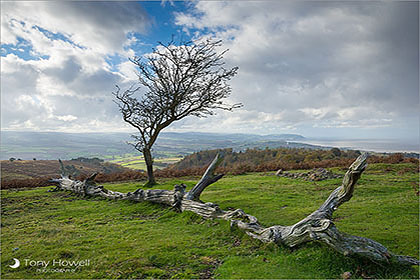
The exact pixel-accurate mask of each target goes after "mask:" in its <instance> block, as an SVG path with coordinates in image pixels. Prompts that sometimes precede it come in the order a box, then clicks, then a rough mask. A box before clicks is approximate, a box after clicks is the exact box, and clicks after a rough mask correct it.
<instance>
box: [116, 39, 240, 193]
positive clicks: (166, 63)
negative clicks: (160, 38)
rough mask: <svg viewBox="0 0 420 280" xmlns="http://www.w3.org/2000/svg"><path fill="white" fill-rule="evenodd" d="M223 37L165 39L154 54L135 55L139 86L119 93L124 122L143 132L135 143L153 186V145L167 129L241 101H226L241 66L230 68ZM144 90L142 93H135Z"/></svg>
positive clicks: (136, 136) (137, 136)
mask: <svg viewBox="0 0 420 280" xmlns="http://www.w3.org/2000/svg"><path fill="white" fill-rule="evenodd" d="M221 44H222V42H221V41H216V40H211V39H208V40H203V41H200V42H197V43H192V42H188V43H181V44H180V45H178V46H176V45H175V44H174V42H173V41H172V42H170V43H168V44H163V43H160V42H159V45H158V47H157V48H155V49H153V52H152V53H151V54H148V55H145V56H143V57H135V58H134V59H130V61H131V62H132V63H134V64H135V65H136V66H137V67H138V70H139V72H138V74H137V75H138V78H139V84H140V85H139V86H138V87H131V88H130V89H128V90H125V91H123V92H122V91H121V90H120V88H119V87H118V86H117V91H116V92H114V93H113V94H114V96H115V101H116V103H117V105H118V106H119V109H120V112H121V114H122V116H123V119H124V121H126V122H127V123H129V124H130V125H132V126H133V127H135V128H136V129H137V130H138V134H136V135H132V137H133V138H134V140H135V141H134V143H132V145H133V146H134V147H135V149H137V150H138V151H140V152H142V153H143V156H144V160H145V162H146V166H147V175H148V179H149V181H148V185H153V184H155V183H156V182H155V178H154V175H153V157H152V154H151V148H152V146H153V144H154V143H155V141H156V139H157V137H158V135H159V133H160V132H161V131H162V129H164V128H165V127H167V126H169V125H170V124H172V123H173V122H175V121H178V120H181V119H183V118H185V117H187V116H196V117H204V116H206V115H212V114H214V109H222V110H229V111H230V110H232V109H234V108H237V107H240V106H241V105H240V104H233V105H229V104H226V103H225V102H224V99H225V98H227V97H228V96H229V95H230V93H231V87H230V85H229V84H228V83H227V82H228V81H229V80H230V79H231V78H232V77H233V76H234V75H235V74H236V73H237V71H238V67H234V68H231V69H226V68H225V67H224V65H225V62H224V61H223V55H224V54H225V53H226V52H227V50H224V51H222V52H218V51H217V49H218V48H219V47H220V46H221ZM142 89H145V91H143V94H142V95H140V96H139V95H137V96H135V94H136V93H139V92H141V91H142Z"/></svg>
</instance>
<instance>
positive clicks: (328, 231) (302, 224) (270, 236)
mask: <svg viewBox="0 0 420 280" xmlns="http://www.w3.org/2000/svg"><path fill="white" fill-rule="evenodd" d="M221 160H222V156H221V155H217V156H216V157H215V159H214V160H213V161H212V163H211V164H210V166H209V167H208V168H207V170H206V172H205V173H204V175H203V177H202V178H201V180H200V181H199V182H198V183H197V185H195V186H194V188H193V189H192V190H191V191H189V192H185V189H186V186H185V185H183V184H181V185H176V186H175V188H174V190H173V191H169V190H142V189H138V190H136V191H134V192H128V193H120V192H114V191H110V190H107V189H105V188H104V187H103V186H97V185H96V184H95V182H94V178H95V176H96V174H93V175H91V176H90V177H89V178H87V179H86V180H84V181H75V180H71V179H69V178H68V176H67V175H65V174H63V175H62V178H60V179H54V180H51V182H54V183H57V184H58V186H57V188H58V189H61V190H68V191H72V192H74V193H77V194H81V195H84V196H86V195H88V196H101V197H104V198H107V199H126V200H132V201H136V202H140V201H150V202H154V203H160V204H164V205H169V206H171V207H174V208H176V209H178V210H179V211H192V212H194V213H196V214H198V215H200V216H202V217H204V218H206V219H224V220H228V221H230V222H231V226H236V227H238V228H239V229H241V230H243V231H245V232H246V233H247V234H248V235H249V236H251V237H253V238H256V239H259V240H261V241H262V242H273V243H276V244H281V245H285V246H288V247H295V246H297V245H300V244H303V243H305V242H310V241H316V242H320V243H324V244H326V245H328V246H330V247H331V248H333V249H335V250H336V251H338V252H340V253H341V254H343V255H346V256H362V257H366V258H368V259H370V260H372V261H374V262H381V263H389V262H391V261H393V262H396V263H399V264H401V265H419V264H420V262H419V260H417V259H415V258H413V257H409V256H400V255H395V254H393V253H391V252H389V251H388V250H387V248H386V247H384V246H383V245H381V244H380V243H378V242H376V241H374V240H371V239H368V238H364V237H358V236H353V235H349V234H346V233H342V232H340V231H339V230H338V229H337V228H336V226H335V225H334V223H333V221H332V214H333V212H334V211H335V210H336V209H337V208H338V207H339V206H340V205H341V204H343V203H344V202H347V201H349V200H350V199H351V197H352V196H353V191H354V187H355V185H356V183H357V181H358V179H359V178H360V176H361V174H362V172H363V171H364V170H365V169H366V166H367V163H366V160H367V154H362V155H361V156H359V157H358V158H357V159H356V160H355V161H354V162H353V164H352V165H351V166H350V167H349V169H348V171H347V172H346V174H345V175H344V178H343V182H342V185H341V186H339V187H338V188H336V189H335V190H334V191H333V192H332V193H331V194H330V196H329V197H328V198H327V200H326V201H325V202H324V203H323V204H322V205H321V207H319V208H318V209H317V210H316V211H314V212H313V213H312V214H310V215H309V216H307V217H306V218H304V219H303V220H301V221H299V222H297V223H296V224H294V225H291V226H280V225H274V226H271V227H267V228H265V227H263V226H262V225H260V224H259V223H258V220H257V218H256V217H254V216H251V215H249V214H246V213H245V212H244V211H242V210H241V209H236V210H230V211H224V210H221V209H220V208H219V206H218V205H217V204H214V203H211V202H207V203H204V202H201V201H200V200H199V198H200V194H201V193H202V192H203V190H204V189H205V188H206V187H207V186H209V185H210V184H212V183H214V182H216V181H217V180H219V179H220V178H221V177H222V176H223V175H215V174H214V171H215V169H216V168H217V166H218V165H219V164H220V162H221ZM64 171H65V170H64V169H63V173H64Z"/></svg>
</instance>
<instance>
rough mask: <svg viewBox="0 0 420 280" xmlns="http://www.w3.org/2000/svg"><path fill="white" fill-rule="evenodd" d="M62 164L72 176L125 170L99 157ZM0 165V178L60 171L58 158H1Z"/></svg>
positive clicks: (48, 174)
mask: <svg viewBox="0 0 420 280" xmlns="http://www.w3.org/2000/svg"><path fill="white" fill-rule="evenodd" d="M63 164H64V166H65V168H66V170H67V171H68V172H70V174H73V175H74V176H78V175H83V174H86V175H87V174H92V173H94V172H102V173H113V172H122V171H125V170H126V169H125V168H124V167H122V166H121V165H117V164H113V163H108V162H103V160H99V159H85V160H83V159H81V160H80V159H79V160H77V159H75V160H64V161H63ZM0 165H1V178H2V180H11V179H30V178H39V177H49V178H53V177H57V176H59V175H60V173H61V171H60V164H59V163H58V160H15V161H9V160H2V161H0Z"/></svg>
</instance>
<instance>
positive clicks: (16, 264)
mask: <svg viewBox="0 0 420 280" xmlns="http://www.w3.org/2000/svg"><path fill="white" fill-rule="evenodd" d="M13 260H14V261H15V264H13V265H9V266H10V267H11V268H18V267H19V266H20V261H19V260H18V259H15V258H13Z"/></svg>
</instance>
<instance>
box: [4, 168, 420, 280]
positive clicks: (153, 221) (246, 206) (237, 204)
mask: <svg viewBox="0 0 420 280" xmlns="http://www.w3.org/2000/svg"><path fill="white" fill-rule="evenodd" d="M332 170H333V171H334V172H336V173H343V172H344V171H343V170H342V169H338V168H336V169H332ZM198 179H199V178H198V177H188V178H181V179H160V185H158V186H156V188H159V189H172V188H173V186H174V185H175V184H179V183H185V184H186V185H187V186H188V189H189V188H191V187H192V186H193V185H194V184H195V183H196V182H197V180H198ZM418 180H419V173H418V169H417V166H416V165H415V164H410V163H404V164H372V165H369V166H368V169H367V170H366V171H365V173H364V174H363V175H362V178H361V179H360V180H359V183H358V184H357V186H356V189H355V192H354V197H353V198H352V199H351V200H350V201H349V202H347V203H345V204H344V205H342V206H341V207H340V208H339V209H338V210H337V211H336V213H335V215H334V221H335V223H336V225H337V227H338V228H339V229H340V230H342V231H344V232H347V233H350V234H354V235H359V236H364V237H368V238H372V239H374V240H376V241H378V242H380V243H382V244H383V245H385V246H387V247H388V248H389V250H391V251H392V252H394V253H398V254H405V255H411V256H417V255H418V252H419V236H418V228H419V200H418ZM339 184H340V179H331V180H326V181H321V182H308V181H302V180H296V179H290V178H282V177H281V178H279V177H275V176H273V175H272V174H270V173H250V174H245V175H240V176H227V177H225V178H222V179H221V180H220V181H218V182H217V183H215V184H214V185H212V186H210V187H209V188H208V189H206V191H205V192H204V193H203V195H202V199H203V201H211V202H215V203H218V204H219V205H220V207H221V208H222V209H227V208H229V207H232V208H241V209H243V210H244V211H245V212H247V213H250V214H252V215H255V216H256V217H258V219H259V220H260V222H261V223H262V224H263V225H265V226H269V225H275V224H280V225H289V224H293V223H295V222H296V221H298V220H299V219H302V218H303V217H305V216H306V215H308V214H309V213H311V212H312V211H313V210H315V209H316V208H317V207H318V206H319V205H320V204H321V203H322V202H323V201H324V200H325V199H326V197H327V196H328V195H329V193H330V192H331V191H332V190H333V189H334V188H335V187H336V186H337V185H339ZM141 185H142V184H141V183H139V182H136V183H122V184H121V183H120V184H106V185H105V187H106V188H109V189H111V190H118V191H122V192H127V191H133V190H135V189H137V188H139V187H141ZM48 189H49V188H48V187H46V188H38V189H32V190H2V206H1V210H2V244H1V251H2V255H1V264H2V266H1V276H2V278H171V277H173V278H340V277H341V274H342V273H343V272H346V271H349V272H351V273H352V275H353V276H352V277H355V278H362V277H373V278H418V268H411V267H398V266H395V265H386V266H382V265H378V264H374V263H371V262H369V261H366V260H363V259H354V258H350V257H344V256H341V255H339V254H337V253H336V252H334V251H332V250H331V249H329V248H327V247H325V246H323V245H320V244H317V243H309V244H305V245H302V246H299V248H297V249H294V250H291V249H288V248H285V247H281V246H280V247H278V246H274V245H270V244H268V245H267V244H262V243H260V242H259V241H256V240H253V239H251V238H249V237H248V236H247V235H245V234H243V233H242V232H239V231H236V230H232V229H230V227H229V224H228V223H227V222H226V221H221V220H204V219H202V218H201V217H199V216H197V215H195V214H193V213H189V212H184V213H177V212H175V211H173V210H172V209H170V208H166V207H163V206H161V205H154V204H150V203H132V202H128V201H109V200H104V199H99V198H81V197H78V196H76V195H74V194H71V193H68V192H47V190H48ZM13 258H17V259H20V260H21V261H23V260H24V259H30V260H54V259H55V260H57V259H62V260H68V261H77V260H89V261H90V262H89V266H83V267H79V268H77V269H75V270H74V271H67V272H60V271H54V270H50V271H49V270H46V271H37V268H36V267H33V266H29V265H25V264H24V263H23V262H22V265H21V267H19V268H17V269H13V268H10V267H9V265H10V264H12V263H13V261H12V259H13Z"/></svg>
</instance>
